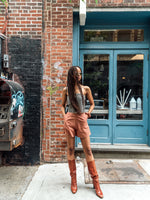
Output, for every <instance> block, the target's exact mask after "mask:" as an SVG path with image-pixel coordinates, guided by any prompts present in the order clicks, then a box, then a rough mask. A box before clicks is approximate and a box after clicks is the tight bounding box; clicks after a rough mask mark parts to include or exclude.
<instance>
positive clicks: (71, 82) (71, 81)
mask: <svg viewBox="0 0 150 200" xmlns="http://www.w3.org/2000/svg"><path fill="white" fill-rule="evenodd" d="M77 68H79V69H80V70H81V68H80V67H79V66H72V67H70V69H69V71H68V77H67V87H68V95H69V99H70V102H71V104H72V106H73V108H74V109H75V111H76V112H77V113H78V114H79V113H81V110H80V107H79V105H78V102H77V99H76V94H75V84H77V86H78V88H79V91H80V94H81V96H82V104H84V97H83V92H82V88H81V83H80V81H79V80H78V71H77Z"/></svg>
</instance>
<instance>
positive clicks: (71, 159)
mask: <svg viewBox="0 0 150 200" xmlns="http://www.w3.org/2000/svg"><path fill="white" fill-rule="evenodd" d="M81 78H82V73H81V68H80V67H79V66H73V67H71V68H70V69H69V71H68V77H67V87H65V88H64V89H63V93H62V107H61V110H62V114H63V116H64V128H65V133H66V137H67V158H68V165H69V169H70V176H71V191H72V193H76V192H77V181H76V164H75V156H74V149H75V136H77V137H80V139H81V143H82V146H83V150H84V153H85V157H86V161H87V165H88V170H89V173H90V175H91V177H92V179H93V185H94V188H95V191H96V194H97V196H98V197H100V198H103V193H102V190H101V188H100V185H99V178H98V174H97V170H96V166H95V161H94V157H93V154H92V151H91V147H90V137H89V135H90V134H91V133H90V129H89V126H88V123H87V119H88V118H89V117H90V116H91V115H90V113H91V112H92V110H93V109H94V101H93V97H92V93H91V90H90V88H89V87H88V86H83V85H81V83H80V82H81ZM85 97H87V98H88V100H89V102H90V108H89V110H88V112H85V110H84V107H85ZM66 102H67V104H68V113H67V114H65V106H66Z"/></svg>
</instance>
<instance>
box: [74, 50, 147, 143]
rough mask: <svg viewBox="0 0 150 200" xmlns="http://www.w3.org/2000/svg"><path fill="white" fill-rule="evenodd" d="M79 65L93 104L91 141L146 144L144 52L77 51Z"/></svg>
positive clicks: (145, 62) (90, 123)
mask: <svg viewBox="0 0 150 200" xmlns="http://www.w3.org/2000/svg"><path fill="white" fill-rule="evenodd" d="M80 66H81V68H82V70H83V84H84V85H88V86H89V87H90V88H91V90H92V94H93V98H94V102H95V108H94V110H93V112H92V115H91V118H90V119H88V123H89V126H90V130H91V136H90V139H91V142H92V143H110V144H115V143H125V144H128V143H132V144H146V143H147V118H148V116H147V104H148V98H147V91H148V51H146V50H133V51H132V50H128V51H123V50H81V51H80ZM88 108H89V102H88V100H87V101H86V110H88ZM78 142H79V139H78V140H77V143H78Z"/></svg>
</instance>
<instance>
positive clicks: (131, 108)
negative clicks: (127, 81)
mask: <svg viewBox="0 0 150 200" xmlns="http://www.w3.org/2000/svg"><path fill="white" fill-rule="evenodd" d="M130 110H136V100H135V99H134V97H132V98H131V100H130Z"/></svg>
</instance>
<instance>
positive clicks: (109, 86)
mask: <svg viewBox="0 0 150 200" xmlns="http://www.w3.org/2000/svg"><path fill="white" fill-rule="evenodd" d="M79 7H80V1H79V0H72V1H71V2H69V0H45V1H42V0H41V1H38V0H28V1H23V0H20V1H13V0H9V7H8V13H9V19H8V22H7V28H6V32H5V33H4V35H6V36H7V39H4V41H3V48H2V49H3V53H7V52H8V54H9V58H10V61H9V70H4V69H3V71H8V72H9V73H13V74H15V76H16V77H17V78H18V79H19V81H20V82H21V83H22V84H23V86H24V88H25V102H26V103H25V107H26V109H25V116H24V118H25V119H24V138H25V143H24V145H23V146H21V147H19V148H17V149H15V150H13V151H12V152H4V153H3V157H5V159H6V160H8V162H11V161H12V162H14V157H15V158H16V157H17V159H18V160H19V161H25V162H27V163H37V162H39V161H40V160H42V161H45V162H63V161H66V146H67V143H66V138H65V134H64V129H63V117H62V114H61V109H60V108H61V94H62V89H63V87H65V86H66V78H67V71H68V69H69V68H70V67H71V66H72V65H79V66H80V67H81V68H82V71H83V83H84V84H86V85H89V86H90V87H91V89H92V93H93V97H94V101H95V105H96V106H95V109H94V111H93V113H92V117H91V119H89V120H88V123H89V126H90V129H91V133H92V134H91V144H92V146H93V147H94V146H96V145H97V147H98V148H99V146H100V145H102V144H107V145H116V144H123V145H130V146H132V145H133V146H134V145H143V146H146V147H149V145H150V136H149V114H150V107H149V102H150V101H149V89H150V86H149V84H150V83H149V44H150V36H149V29H150V1H149V0H103V1H98V3H97V4H96V3H95V0H87V2H86V20H85V25H80V23H81V20H82V19H81V17H82V16H81V14H80V12H79ZM1 21H2V22H1V24H0V26H1V27H3V24H4V22H5V8H4V6H2V14H1ZM86 109H88V102H87V105H86ZM76 147H77V148H78V147H80V140H78V139H77V140H76ZM10 155H11V156H10ZM12 155H14V157H13V156H12ZM16 155H18V156H16ZM10 157H11V158H10ZM12 158H13V159H12Z"/></svg>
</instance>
